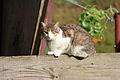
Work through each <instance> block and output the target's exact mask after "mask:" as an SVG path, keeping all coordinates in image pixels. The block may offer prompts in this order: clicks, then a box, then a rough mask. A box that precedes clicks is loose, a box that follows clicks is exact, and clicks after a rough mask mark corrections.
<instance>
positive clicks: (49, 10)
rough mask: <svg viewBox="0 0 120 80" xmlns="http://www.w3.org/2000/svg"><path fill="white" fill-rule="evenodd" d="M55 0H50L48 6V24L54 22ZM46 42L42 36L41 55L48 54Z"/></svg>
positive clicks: (46, 16)
mask: <svg viewBox="0 0 120 80" xmlns="http://www.w3.org/2000/svg"><path fill="white" fill-rule="evenodd" d="M54 3H55V2H54V0H48V6H47V10H46V15H45V19H46V20H47V22H48V23H51V20H52V14H53V8H54ZM46 47H47V46H46V41H45V39H44V38H43V37H42V36H41V43H40V47H39V55H41V54H46Z"/></svg>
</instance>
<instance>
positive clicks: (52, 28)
mask: <svg viewBox="0 0 120 80" xmlns="http://www.w3.org/2000/svg"><path fill="white" fill-rule="evenodd" d="M41 23H42V26H43V34H44V36H45V38H46V39H47V40H54V39H55V38H56V37H58V36H59V35H61V29H60V27H59V23H58V22H57V23H56V24H45V23H43V22H41Z"/></svg>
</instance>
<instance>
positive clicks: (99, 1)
mask: <svg viewBox="0 0 120 80" xmlns="http://www.w3.org/2000/svg"><path fill="white" fill-rule="evenodd" d="M77 1H79V0H77ZM84 1H86V2H84ZM119 2H120V1H119ZM79 3H80V1H79ZM103 3H104V4H103ZM81 4H83V5H85V4H89V5H95V4H96V6H97V7H98V8H101V9H107V8H109V7H110V5H112V6H113V0H110V1H109V0H91V1H90V0H81ZM101 5H102V6H101ZM118 10H119V9H118ZM80 13H82V9H80V8H78V7H76V6H75V5H73V4H71V3H69V2H66V1H62V2H61V3H59V4H57V3H56V5H55V11H54V14H53V19H52V22H59V23H60V24H61V25H62V24H68V23H73V24H78V23H79V16H80ZM114 35H115V25H114V22H113V23H111V22H109V23H108V24H107V29H106V30H105V31H104V40H103V41H102V42H99V43H97V44H95V45H96V49H97V52H99V53H103V52H104V53H108V52H109V53H112V52H115V49H114V45H115V36H114Z"/></svg>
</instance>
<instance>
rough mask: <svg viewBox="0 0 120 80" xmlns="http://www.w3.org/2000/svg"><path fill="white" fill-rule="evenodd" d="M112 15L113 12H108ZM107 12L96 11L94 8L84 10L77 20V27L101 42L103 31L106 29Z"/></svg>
mask: <svg viewBox="0 0 120 80" xmlns="http://www.w3.org/2000/svg"><path fill="white" fill-rule="evenodd" d="M109 13H112V14H114V13H113V11H111V10H110V11H109ZM107 15H108V11H107V10H102V9H100V10H98V9H97V8H95V7H92V8H89V10H85V11H84V12H83V13H82V14H81V15H80V18H79V25H80V26H82V27H83V28H84V29H85V30H87V31H88V32H89V33H90V34H91V35H92V36H93V37H95V38H97V39H98V41H101V40H103V31H104V30H105V29H106V23H107V21H108V16H107Z"/></svg>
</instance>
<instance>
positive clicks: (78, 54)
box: [71, 46, 88, 58]
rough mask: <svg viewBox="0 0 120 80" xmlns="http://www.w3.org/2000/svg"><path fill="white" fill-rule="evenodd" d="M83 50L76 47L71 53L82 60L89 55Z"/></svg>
mask: <svg viewBox="0 0 120 80" xmlns="http://www.w3.org/2000/svg"><path fill="white" fill-rule="evenodd" d="M82 49H83V48H81V46H76V47H74V48H73V49H72V50H71V52H72V55H73V56H75V57H81V58H86V57H88V54H87V53H86V52H85V51H83V50H82Z"/></svg>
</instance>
